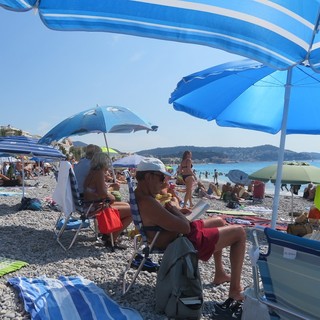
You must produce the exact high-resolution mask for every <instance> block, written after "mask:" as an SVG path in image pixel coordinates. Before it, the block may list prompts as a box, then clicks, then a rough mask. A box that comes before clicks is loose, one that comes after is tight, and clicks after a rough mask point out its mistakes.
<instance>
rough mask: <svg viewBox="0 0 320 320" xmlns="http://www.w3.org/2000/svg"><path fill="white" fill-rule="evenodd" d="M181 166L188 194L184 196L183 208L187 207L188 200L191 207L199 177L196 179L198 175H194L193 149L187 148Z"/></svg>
mask: <svg viewBox="0 0 320 320" xmlns="http://www.w3.org/2000/svg"><path fill="white" fill-rule="evenodd" d="M180 168H181V173H182V178H183V181H184V183H185V185H186V194H185V196H184V204H183V208H186V207H187V203H188V201H189V206H190V208H192V207H193V203H192V187H193V185H194V183H195V182H196V180H197V179H196V176H195V175H194V173H193V170H192V153H191V151H188V150H187V151H185V152H184V153H183V155H182V161H181V164H180Z"/></svg>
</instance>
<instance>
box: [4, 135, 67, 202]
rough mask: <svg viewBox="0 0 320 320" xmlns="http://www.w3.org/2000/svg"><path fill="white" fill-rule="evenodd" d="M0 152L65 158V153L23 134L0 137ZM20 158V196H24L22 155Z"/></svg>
mask: <svg viewBox="0 0 320 320" xmlns="http://www.w3.org/2000/svg"><path fill="white" fill-rule="evenodd" d="M0 152H6V153H10V154H15V155H28V156H29V155H30V156H36V157H48V158H55V159H57V160H59V159H60V160H62V159H65V155H64V154H63V153H61V152H60V151H59V150H57V149H55V148H53V147H51V146H46V145H41V144H39V143H38V140H37V139H32V138H28V137H25V136H7V137H0ZM21 159H22V168H23V170H22V197H24V157H21Z"/></svg>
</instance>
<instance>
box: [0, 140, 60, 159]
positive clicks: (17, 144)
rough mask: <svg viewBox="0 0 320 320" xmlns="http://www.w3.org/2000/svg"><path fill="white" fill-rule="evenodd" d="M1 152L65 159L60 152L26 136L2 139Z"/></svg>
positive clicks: (0, 142)
mask: <svg viewBox="0 0 320 320" xmlns="http://www.w3.org/2000/svg"><path fill="white" fill-rule="evenodd" d="M0 152H1V153H8V154H16V155H27V156H36V157H48V158H55V159H65V155H64V154H63V153H61V152H60V151H59V150H57V149H55V148H53V147H51V146H47V145H42V144H39V143H38V139H32V138H28V137H25V136H7V137H0Z"/></svg>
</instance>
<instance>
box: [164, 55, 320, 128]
mask: <svg viewBox="0 0 320 320" xmlns="http://www.w3.org/2000/svg"><path fill="white" fill-rule="evenodd" d="M291 76H292V79H291V84H290V86H291V92H290V96H288V97H286V98H289V99H290V108H289V111H288V120H287V125H286V129H285V132H286V134H320V122H319V121H317V120H315V119H317V115H318V113H319V104H318V101H320V74H318V73H315V72H314V71H313V70H312V69H311V68H309V67H305V66H302V65H299V66H296V67H294V68H293V69H292V75H291ZM287 77H288V71H279V70H274V69H272V68H270V67H267V66H264V65H263V64H261V63H259V62H256V61H253V60H249V59H246V60H241V61H235V62H230V63H225V64H221V65H218V66H215V67H212V68H209V69H206V70H202V71H199V72H196V73H194V74H191V75H189V76H186V77H184V78H183V79H182V80H181V81H180V82H179V83H178V84H177V88H176V89H175V91H173V93H172V94H171V97H170V99H169V102H170V103H172V104H173V107H174V109H175V110H177V111H183V112H186V113H188V114H190V115H192V116H194V117H197V118H201V119H205V120H208V121H211V120H215V121H216V123H217V124H218V125H219V126H223V127H238V128H246V129H251V130H257V131H263V132H267V133H272V134H275V133H278V132H279V131H280V130H281V126H282V120H283V112H284V106H285V105H284V99H285V93H286V88H287V85H289V84H287Z"/></svg>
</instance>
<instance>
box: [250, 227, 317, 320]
mask: <svg viewBox="0 0 320 320" xmlns="http://www.w3.org/2000/svg"><path fill="white" fill-rule="evenodd" d="M261 231H263V232H264V234H265V236H266V239H267V243H268V251H267V252H266V253H262V252H261V251H260V248H259V241H258V235H259V233H261ZM260 235H261V234H260ZM252 236H253V247H252V251H251V257H252V262H253V266H252V268H253V280H254V289H255V294H256V297H257V299H258V300H259V301H260V302H261V303H263V304H265V305H267V306H268V308H269V313H270V318H271V319H290V320H291V319H319V315H320V303H319V286H320V267H319V266H320V241H315V240H310V239H306V238H301V237H298V236H293V235H290V234H287V233H285V232H280V231H276V230H273V229H270V228H264V229H263V228H254V229H253V230H252ZM254 257H258V258H257V259H254Z"/></svg>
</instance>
